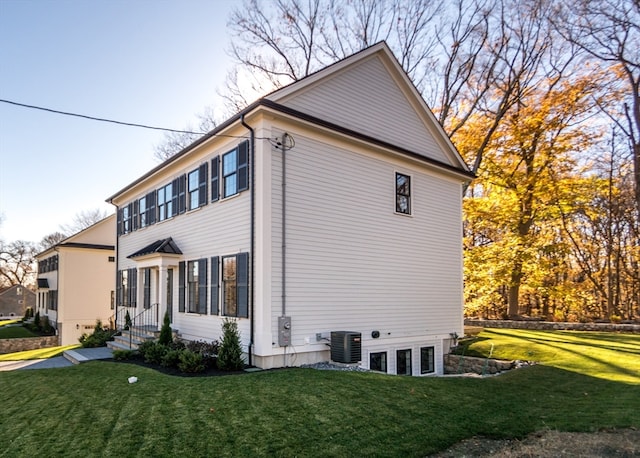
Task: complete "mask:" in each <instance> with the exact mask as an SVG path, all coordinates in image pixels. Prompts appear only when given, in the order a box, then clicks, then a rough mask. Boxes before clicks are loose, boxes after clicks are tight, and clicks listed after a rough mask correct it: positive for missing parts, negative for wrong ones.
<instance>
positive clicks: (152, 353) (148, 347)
mask: <svg viewBox="0 0 640 458" xmlns="http://www.w3.org/2000/svg"><path fill="white" fill-rule="evenodd" d="M168 350H169V349H168V347H167V346H166V345H162V344H160V343H158V342H155V341H153V340H147V341H146V342H142V343H141V344H140V345H138V351H139V352H140V354H141V355H142V357H143V358H144V360H145V361H146V362H147V363H152V364H160V362H161V361H162V357H163V356H164V354H165V353H166V352H167V351H168Z"/></svg>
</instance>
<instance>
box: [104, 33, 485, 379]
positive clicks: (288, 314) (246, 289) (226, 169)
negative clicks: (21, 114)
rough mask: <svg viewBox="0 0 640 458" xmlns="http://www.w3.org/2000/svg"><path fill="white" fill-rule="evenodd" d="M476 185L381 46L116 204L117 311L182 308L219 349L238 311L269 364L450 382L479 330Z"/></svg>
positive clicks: (259, 361) (239, 119)
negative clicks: (470, 238)
mask: <svg viewBox="0 0 640 458" xmlns="http://www.w3.org/2000/svg"><path fill="white" fill-rule="evenodd" d="M472 178H473V175H472V173H471V172H470V171H469V169H468V168H467V166H466V164H465V163H464V161H463V160H462V158H461V157H460V155H459V154H458V152H457V151H456V150H455V148H454V147H453V145H452V144H451V142H450V141H449V139H448V137H447V136H446V134H445V133H444V131H443V130H442V128H441V126H440V125H439V124H438V122H437V121H436V119H435V118H434V116H433V114H432V113H431V111H430V110H429V108H428V107H427V105H426V103H425V102H424V100H423V99H422V98H421V96H420V94H419V93H418V92H417V90H416V89H415V87H414V86H413V84H412V83H411V81H410V80H409V78H408V77H407V75H406V74H405V72H404V71H403V70H402V68H401V66H400V65H399V63H398V61H397V60H396V59H395V57H394V56H393V54H392V53H391V51H390V50H389V48H388V46H387V45H386V44H385V43H379V44H376V45H374V46H372V47H370V48H367V49H365V50H363V51H361V52H359V53H357V54H355V55H353V56H350V57H348V58H346V59H343V60H341V61H339V62H337V63H336V64H333V65H331V66H329V67H327V68H325V69H323V70H320V71H318V72H317V73H314V74H313V75H311V76H309V77H306V78H304V79H302V80H300V81H298V82H295V83H293V84H291V85H289V86H287V87H284V88H282V89H280V90H278V91H275V92H273V93H272V94H270V95H268V96H266V97H264V98H262V99H260V100H258V101H256V102H255V103H253V104H252V105H251V106H249V107H247V108H246V109H244V110H243V111H242V112H240V113H238V114H237V115H236V116H234V117H232V118H230V119H229V120H227V121H226V122H225V123H223V124H221V125H220V126H218V127H217V128H216V129H215V130H213V131H212V132H210V133H209V134H207V135H205V136H204V137H202V138H201V139H200V140H198V141H196V142H195V143H193V144H192V145H190V146H189V147H187V148H186V149H184V150H182V151H181V152H179V153H178V154H177V155H175V156H174V157H172V158H170V159H169V160H167V161H166V162H164V163H163V164H161V165H159V166H158V167H156V168H154V169H153V170H151V171H149V172H148V173H147V174H145V175H144V176H142V177H140V178H139V179H137V180H136V181H134V182H133V183H131V184H130V185H129V186H127V187H125V188H124V189H122V190H121V191H118V192H117V193H116V194H114V195H113V196H112V197H110V198H109V199H108V202H111V203H112V204H114V205H115V206H116V207H117V212H118V243H117V247H118V249H117V269H118V276H117V278H118V286H117V290H118V294H117V296H118V304H119V305H120V306H121V307H129V308H128V310H129V311H130V315H131V316H134V314H140V313H145V312H144V311H145V310H157V312H153V313H155V316H156V317H160V316H163V315H164V311H165V310H168V311H169V312H170V316H171V319H172V327H173V328H174V329H176V330H178V332H179V333H180V335H181V336H182V337H183V338H185V339H191V340H198V339H202V340H213V339H219V338H220V336H221V323H222V321H223V319H224V318H225V317H235V318H237V320H238V325H239V329H240V331H241V338H242V343H243V346H244V351H245V352H246V356H247V360H248V362H249V363H251V364H253V365H255V366H258V367H262V368H272V367H281V366H289V365H301V364H305V363H313V362H318V361H327V360H329V359H330V357H332V358H333V359H334V360H338V361H342V362H353V361H357V360H359V361H360V365H361V366H362V367H365V368H369V369H372V370H379V371H383V372H388V373H391V374H408V375H421V374H432V373H442V359H443V358H442V356H443V354H444V353H446V352H448V350H449V347H450V345H451V341H452V338H453V337H455V335H456V334H458V335H461V334H462V331H463V317H462V309H463V295H462V222H461V221H462V218H461V201H462V187H463V184H464V183H466V182H469V181H470V180H471V179H472ZM124 310H125V308H119V312H118V313H119V314H120V316H122V313H124ZM341 331H348V332H341ZM330 346H331V351H330V349H329V348H330ZM334 352H335V353H334Z"/></svg>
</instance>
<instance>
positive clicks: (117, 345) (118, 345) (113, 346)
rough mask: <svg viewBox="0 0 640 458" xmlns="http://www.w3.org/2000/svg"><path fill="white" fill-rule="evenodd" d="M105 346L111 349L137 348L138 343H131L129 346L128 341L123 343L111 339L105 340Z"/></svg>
mask: <svg viewBox="0 0 640 458" xmlns="http://www.w3.org/2000/svg"><path fill="white" fill-rule="evenodd" d="M107 348H110V349H111V350H137V349H138V344H134V343H131V348H129V341H127V343H123V342H120V341H118V340H112V341H109V342H107Z"/></svg>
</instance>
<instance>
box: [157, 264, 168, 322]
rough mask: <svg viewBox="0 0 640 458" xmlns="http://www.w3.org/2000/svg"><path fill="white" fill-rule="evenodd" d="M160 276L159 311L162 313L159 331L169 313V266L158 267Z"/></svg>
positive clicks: (159, 320)
mask: <svg viewBox="0 0 640 458" xmlns="http://www.w3.org/2000/svg"><path fill="white" fill-rule="evenodd" d="M158 276H159V279H158V280H159V281H158V311H159V312H160V316H159V319H158V329H160V328H161V327H162V323H163V321H164V314H165V313H167V266H163V265H162V264H161V265H160V266H159V267H158Z"/></svg>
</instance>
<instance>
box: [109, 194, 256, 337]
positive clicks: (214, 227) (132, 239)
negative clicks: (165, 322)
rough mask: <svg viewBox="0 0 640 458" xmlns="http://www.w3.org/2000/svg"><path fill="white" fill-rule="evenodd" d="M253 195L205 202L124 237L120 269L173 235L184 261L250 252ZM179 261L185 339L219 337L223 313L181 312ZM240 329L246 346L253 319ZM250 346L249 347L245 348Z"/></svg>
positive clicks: (179, 317)
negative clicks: (206, 203) (147, 249)
mask: <svg viewBox="0 0 640 458" xmlns="http://www.w3.org/2000/svg"><path fill="white" fill-rule="evenodd" d="M249 212H250V194H249V193H241V194H240V195H239V196H238V197H237V198H234V199H232V200H229V201H227V202H217V203H216V204H215V205H205V206H203V207H201V208H200V210H198V211H196V212H189V213H186V214H183V215H178V216H176V217H175V218H172V219H170V220H166V221H163V222H162V223H161V224H155V225H153V226H149V227H148V228H147V229H145V230H144V231H136V232H133V233H130V234H127V235H126V236H121V237H120V239H119V246H118V262H119V265H118V268H119V269H126V268H130V267H136V262H135V260H132V259H128V258H127V256H129V255H130V254H132V253H135V252H136V251H138V250H139V249H140V248H142V247H144V246H147V245H149V244H150V243H152V242H154V241H156V240H160V239H164V238H167V237H172V238H173V241H174V242H175V244H176V245H177V246H178V248H180V250H181V251H182V253H183V255H182V256H181V260H183V261H190V260H197V259H202V258H205V259H209V262H210V258H211V257H212V256H223V255H233V254H237V253H238V252H240V251H244V252H249V250H250V248H251V242H250V216H249V215H250V213H249ZM177 265H178V260H176V262H175V271H174V276H173V278H174V291H173V307H174V310H173V312H174V313H173V323H172V327H174V328H175V329H179V330H180V333H181V335H182V336H183V337H184V338H185V339H190V340H198V339H203V340H208V341H210V340H212V339H219V338H220V333H221V327H220V325H221V323H222V319H223V317H222V316H212V315H209V314H207V315H204V314H203V315H198V314H189V313H177V312H178V267H177ZM210 295H211V291H210V288H209V291H207V297H206V304H207V305H208V304H210V303H211V296H210ZM238 328H239V330H240V332H241V337H242V342H243V344H244V345H246V344H247V342H248V341H249V338H250V336H249V320H247V319H240V320H239V321H238ZM245 349H246V348H245Z"/></svg>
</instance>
